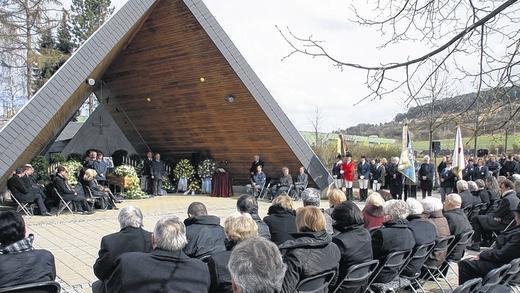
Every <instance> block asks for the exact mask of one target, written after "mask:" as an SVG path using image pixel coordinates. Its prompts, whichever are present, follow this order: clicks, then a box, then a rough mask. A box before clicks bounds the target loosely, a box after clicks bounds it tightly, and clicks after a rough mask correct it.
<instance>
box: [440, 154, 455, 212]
mask: <svg viewBox="0 0 520 293" xmlns="http://www.w3.org/2000/svg"><path fill="white" fill-rule="evenodd" d="M445 165H446V167H445V168H444V169H442V171H440V172H439V181H440V188H439V192H440V193H441V201H442V202H444V200H445V199H446V195H448V194H450V193H452V192H453V190H454V189H455V174H453V170H452V168H451V161H446V163H445Z"/></svg>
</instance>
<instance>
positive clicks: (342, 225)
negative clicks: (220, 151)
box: [0, 180, 520, 293]
mask: <svg viewBox="0 0 520 293" xmlns="http://www.w3.org/2000/svg"><path fill="white" fill-rule="evenodd" d="M511 184H512V183H511V182H508V181H505V180H502V181H500V187H501V189H502V195H503V196H502V199H501V200H497V201H498V202H499V204H498V206H501V205H502V204H504V205H505V203H506V202H507V204H508V206H510V205H511V203H510V202H509V200H507V198H508V196H510V194H511V192H510V187H511ZM340 194H342V196H339V195H340ZM335 196H337V197H338V198H339V199H335V198H333V200H332V201H331V203H332V204H331V205H330V206H331V207H330V209H329V210H324V209H321V208H319V191H317V190H313V189H310V188H309V189H306V190H304V191H303V193H302V200H303V203H304V206H303V207H300V208H297V209H295V207H294V203H293V199H292V198H291V197H289V196H287V195H286V194H282V195H280V196H278V197H276V198H275V199H274V200H273V202H272V203H271V206H270V208H269V210H268V213H267V216H266V217H265V218H264V220H263V221H262V220H261V217H260V215H259V210H258V203H257V199H256V198H255V196H254V195H242V196H240V198H239V199H238V200H237V203H236V207H237V212H236V213H234V214H231V215H229V216H227V217H226V219H225V221H224V225H223V227H222V226H220V223H221V221H220V218H219V217H217V216H213V215H210V214H209V213H208V209H207V207H206V206H205V205H204V204H202V203H200V202H194V203H192V204H190V205H189V207H188V209H187V219H185V220H184V221H182V220H181V219H179V218H177V217H175V216H166V217H164V218H162V219H160V220H159V221H158V222H157V223H156V225H155V228H154V231H153V233H150V232H147V231H146V230H144V229H143V215H142V213H141V211H140V210H139V209H138V208H136V207H133V206H127V207H125V208H122V209H121V210H120V212H119V217H118V220H119V224H120V228H121V230H120V231H119V232H116V233H113V234H111V235H108V236H105V237H103V239H102V241H101V245H100V250H99V257H98V259H97V261H96V263H95V265H94V273H95V275H96V276H97V277H98V278H99V281H98V282H96V283H95V284H94V285H93V291H94V292H168V291H175V292H176V291H189V292H247V293H249V292H259V293H260V292H295V291H296V290H297V288H298V286H299V285H300V284H301V282H302V281H303V280H305V279H307V278H309V277H313V276H317V275H320V274H323V273H327V272H334V273H335V277H334V278H332V279H331V281H330V283H329V284H328V285H329V292H333V291H334V290H337V291H336V292H354V291H355V289H356V288H354V289H353V288H352V287H351V286H352V284H344V283H343V279H344V278H345V276H346V273H347V271H348V270H349V269H350V268H352V266H354V265H357V264H361V263H365V262H367V261H371V260H378V261H379V262H380V263H384V262H385V260H386V258H387V257H388V256H389V255H390V254H392V253H394V252H406V255H407V256H406V257H407V258H408V257H410V256H411V255H412V252H413V249H414V248H417V247H418V246H420V245H427V244H430V243H436V242H437V241H439V240H440V239H443V238H444V237H446V236H449V235H453V236H454V237H455V242H452V243H451V245H454V244H455V243H456V241H457V239H460V237H461V236H462V235H463V234H464V233H467V232H470V231H471V230H472V228H474V227H472V226H471V225H470V221H469V220H468V218H467V215H466V213H465V212H464V210H463V209H462V204H463V198H462V197H461V196H460V195H459V194H455V193H453V194H448V195H447V196H446V200H445V202H444V205H443V203H442V202H441V200H440V199H438V198H435V197H426V198H425V199H423V200H420V201H419V200H416V199H412V198H409V199H408V200H407V201H406V202H405V201H403V200H395V199H391V200H388V201H386V202H385V201H384V199H383V198H382V197H381V196H380V195H379V194H377V193H373V194H371V195H370V196H368V199H367V201H368V202H370V204H371V208H369V209H366V210H364V211H361V210H360V209H359V207H358V206H357V205H356V204H355V203H354V202H352V201H348V200H346V197H345V194H344V193H343V192H340V193H338V194H337V195H334V193H333V192H331V194H330V197H335ZM515 196H516V194H515ZM504 199H506V200H505V201H504ZM338 201H339V202H338ZM509 211H510V212H511V213H513V214H514V215H515V216H516V217H515V220H516V222H515V225H514V226H512V227H510V228H508V230H506V231H504V232H502V233H500V235H499V236H498V238H497V244H496V246H495V247H494V248H492V249H490V250H487V251H485V252H482V253H481V254H480V256H479V257H477V258H476V259H467V260H462V261H460V260H461V259H462V257H463V255H464V252H465V251H464V247H458V249H456V250H453V252H451V249H449V248H446V249H444V250H442V251H439V250H435V251H433V252H432V253H431V254H430V255H429V256H428V257H427V258H425V259H421V260H417V261H414V262H409V263H407V266H406V267H403V268H402V269H401V268H384V269H383V270H382V271H381V272H380V273H379V274H378V275H377V276H374V277H375V278H374V280H373V282H374V283H392V282H393V281H395V280H399V277H400V276H414V275H421V277H420V278H422V279H423V280H426V279H428V278H429V277H428V276H425V275H424V273H423V274H421V272H422V271H424V269H425V266H428V267H437V268H440V269H442V270H445V269H447V268H446V262H445V260H446V258H447V257H449V258H450V260H455V261H460V262H459V264H460V265H459V268H460V272H461V273H460V275H459V277H460V282H463V281H465V280H468V279H470V278H474V277H483V275H484V274H485V273H486V272H488V271H489V270H491V269H492V268H495V267H498V266H500V265H502V264H504V263H507V262H510V261H511V260H512V259H515V258H519V257H520V244H519V243H520V228H518V227H519V225H520V206H519V205H518V204H517V205H516V207H515V208H514V209H513V210H511V209H510V210H509ZM367 213H369V214H368V216H367V215H365V214H367ZM11 214H13V213H12V212H9V214H4V213H0V228H2V229H0V278H2V277H4V278H9V280H7V281H6V282H7V284H13V281H12V280H11V279H15V281H14V283H15V282H16V276H14V277H12V276H9V275H8V274H7V275H6V274H4V270H6V269H7V268H6V267H5V266H4V265H3V264H4V263H5V262H4V261H3V259H2V258H3V257H5V258H6V259H9V258H10V257H11V258H12V259H13V260H15V261H18V262H20V258H24V256H23V255H21V254H20V255H17V256H19V257H18V258H17V257H14V256H13V255H11V256H10V254H16V253H22V252H21V251H15V252H12V251H10V248H9V247H19V245H17V244H16V245H13V243H18V242H19V241H22V242H24V243H25V242H28V241H29V242H30V241H31V240H32V238H31V237H33V236H29V237H28V238H25V237H26V235H25V234H26V232H25V226H24V225H23V219H21V217H19V216H18V215H17V214H14V215H16V216H17V218H14V220H13V219H11V218H10V217H11V216H10V215H11ZM6 215H7V216H6ZM327 215H330V218H331V220H328V218H327ZM20 219H21V221H22V222H21V224H20V223H18V224H14V226H16V227H18V230H19V231H18V232H17V234H16V233H14V232H13V233H14V234H13V235H10V236H4V235H7V234H8V233H10V232H9V231H10V229H5V228H4V227H6V226H8V225H13V224H10V223H11V222H13V221H14V222H16V221H18V222H20ZM365 219H367V220H366V221H365ZM15 220H16V221H15ZM329 221H330V223H331V224H332V234H331V233H330V231H328V226H329V225H328V222H329ZM367 222H369V223H367ZM21 227H23V228H21ZM369 228H370V229H369ZM15 230H16V229H15ZM6 231H7V232H6ZM261 231H262V232H261ZM262 234H263V235H262ZM451 247H453V246H451ZM31 251H33V250H32V249H31ZM448 252H451V254H450V255H448ZM27 255H29V254H27ZM50 256H51V257H52V255H50ZM48 259H49V258H47V260H46V259H45V258H43V257H42V258H40V260H39V261H43V262H45V263H48V262H49V261H48ZM21 263H23V262H21ZM136 264H139V265H136ZM423 264H424V265H423ZM443 266H444V267H443ZM43 267H45V266H43ZM51 267H52V268H51ZM47 270H48V276H50V277H48V278H50V279H53V278H54V276H55V273H54V271H53V265H52V266H48V268H47ZM0 284H3V283H0ZM365 285H367V283H366V280H365V281H363V282H361V283H359V284H356V285H355V286H357V288H358V287H360V286H365ZM1 286H2V285H0V287H1ZM174 288H175V289H174Z"/></svg>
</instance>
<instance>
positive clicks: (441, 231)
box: [426, 211, 451, 267]
mask: <svg viewBox="0 0 520 293" xmlns="http://www.w3.org/2000/svg"><path fill="white" fill-rule="evenodd" d="M428 221H430V222H431V223H432V224H433V225H435V230H436V231H437V238H442V237H447V236H450V235H451V232H450V226H449V225H448V221H447V220H446V218H445V217H444V215H443V214H442V211H435V212H433V213H431V214H430V217H429V218H428ZM446 254H447V251H439V252H434V253H432V255H430V258H429V259H428V260H427V261H426V264H427V265H432V266H437V267H438V266H440V265H441V264H442V262H443V261H444V259H445V258H446Z"/></svg>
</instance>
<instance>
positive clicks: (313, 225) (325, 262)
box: [280, 206, 341, 292]
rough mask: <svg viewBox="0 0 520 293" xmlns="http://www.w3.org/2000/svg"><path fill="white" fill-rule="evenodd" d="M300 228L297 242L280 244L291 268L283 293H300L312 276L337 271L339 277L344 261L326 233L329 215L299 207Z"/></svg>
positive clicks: (297, 217) (310, 208)
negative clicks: (340, 265)
mask: <svg viewBox="0 0 520 293" xmlns="http://www.w3.org/2000/svg"><path fill="white" fill-rule="evenodd" d="M296 226H297V228H298V232H297V233H294V234H293V235H294V240H289V241H287V242H285V243H283V244H282V245H280V251H281V252H282V255H284V261H285V263H286V265H287V271H286V273H285V278H284V281H283V286H282V290H281V291H282V292H296V289H297V286H298V283H299V282H300V281H301V280H303V279H305V278H308V277H312V276H316V275H319V274H322V273H325V272H328V271H334V270H335V271H336V274H337V271H338V268H339V260H340V259H341V254H340V252H339V248H338V247H337V246H336V244H333V243H332V237H331V236H330V235H329V234H328V233H327V231H325V216H324V215H323V213H322V211H321V210H320V209H319V208H317V207H314V206H307V207H303V208H299V209H298V210H297V211H296ZM330 285H331V286H334V284H330Z"/></svg>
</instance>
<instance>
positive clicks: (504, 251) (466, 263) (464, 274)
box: [459, 205, 520, 284]
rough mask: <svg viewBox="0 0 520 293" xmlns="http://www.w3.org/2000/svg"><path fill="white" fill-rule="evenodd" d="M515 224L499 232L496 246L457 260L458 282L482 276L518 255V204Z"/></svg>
mask: <svg viewBox="0 0 520 293" xmlns="http://www.w3.org/2000/svg"><path fill="white" fill-rule="evenodd" d="M514 213H515V222H516V223H515V226H513V227H511V228H509V229H508V230H507V231H505V232H504V233H501V234H500V235H499V236H498V237H497V240H496V246H495V247H494V248H491V249H489V250H486V251H483V252H481V253H480V254H479V255H477V256H476V257H474V258H473V259H466V260H463V261H461V262H459V284H462V283H464V282H466V281H467V280H470V279H473V278H483V277H484V276H485V275H486V274H487V273H488V272H489V271H491V270H492V269H496V268H498V267H500V266H502V265H504V264H507V263H509V262H511V261H512V260H513V259H515V258H519V257H520V205H518V206H517V208H516V209H515V212H514Z"/></svg>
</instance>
